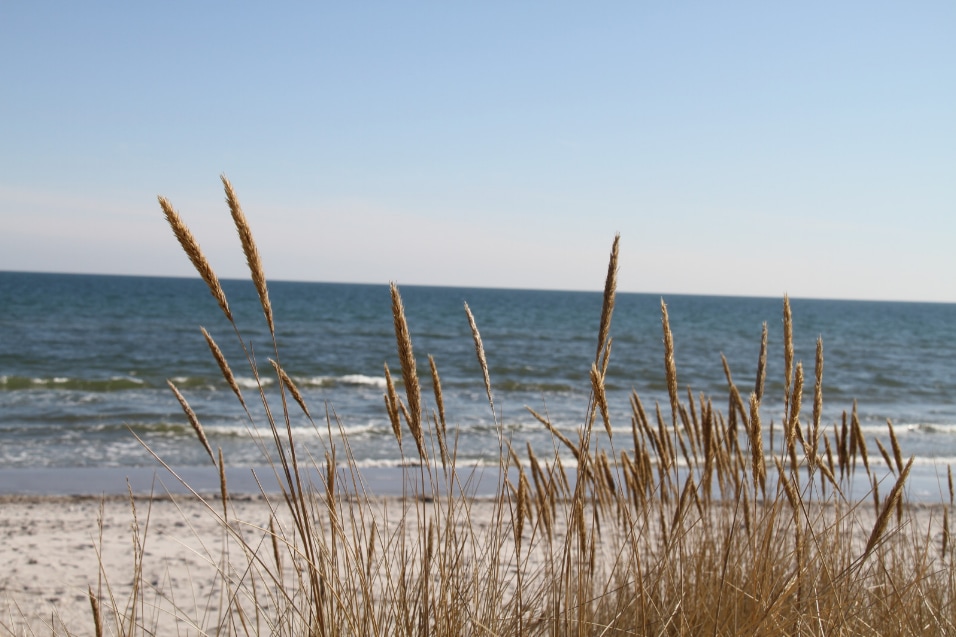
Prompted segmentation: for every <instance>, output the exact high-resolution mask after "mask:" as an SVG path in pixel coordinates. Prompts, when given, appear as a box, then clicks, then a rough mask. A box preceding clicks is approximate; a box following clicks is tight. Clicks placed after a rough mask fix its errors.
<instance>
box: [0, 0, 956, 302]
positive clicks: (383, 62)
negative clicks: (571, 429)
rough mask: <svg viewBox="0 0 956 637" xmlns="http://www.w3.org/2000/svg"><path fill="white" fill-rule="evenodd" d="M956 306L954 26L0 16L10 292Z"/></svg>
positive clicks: (96, 5)
mask: <svg viewBox="0 0 956 637" xmlns="http://www.w3.org/2000/svg"><path fill="white" fill-rule="evenodd" d="M220 174H225V175H227V176H228V178H229V179H230V180H231V181H232V183H233V185H234V187H235V189H236V192H237V193H238V195H239V198H240V201H241V202H242V205H243V208H244V210H245V212H246V215H247V217H248V219H249V223H250V225H251V226H252V229H253V231H254V233H255V235H256V237H257V241H258V244H259V249H260V252H261V254H262V258H263V262H264V264H265V270H266V274H267V276H268V277H269V278H271V279H274V280H284V279H287V280H305V281H337V282H364V283H387V282H389V281H396V282H398V283H399V284H400V285H402V284H406V285H411V284H426V285H452V286H482V287H517V288H547V289H584V290H598V289H601V288H602V287H603V284H604V277H605V274H606V271H607V258H608V253H609V249H610V246H611V243H612V241H613V238H614V235H615V234H616V233H620V235H621V255H620V269H619V274H618V284H619V289H620V290H622V291H635V292H650V293H659V294H665V295H666V294H684V293H687V294H720V295H747V296H772V297H782V296H783V294H785V293H788V294H789V295H790V296H792V297H811V298H847V299H887V300H920V301H943V302H956V249H954V243H956V4H954V3H952V2H950V1H948V0H946V1H939V2H908V3H885V2H879V1H876V2H873V1H868V2H855V1H848V2H837V3H835V2H804V3H776V2H773V3H769V2H720V3H717V2H680V3H670V2H668V3H663V2H653V3H652V2H602V3H564V2H531V1H528V2H481V3H473V2H455V3H439V2H388V3H386V2H365V3H355V2H348V3H345V2H340V3H319V2H313V3H306V2H294V3H293V2H275V3H248V4H245V3H239V2H230V3H217V2H212V1H210V2H177V1H175V0H173V1H171V2H163V3H130V2H97V1H95V0H94V1H90V2H82V3H80V2H44V1H42V0H39V1H35V2H0V270H23V271H48V272H83V273H108V274H137V275H139V274H142V275H163V276H192V275H193V272H192V269H191V266H190V264H189V261H188V259H187V258H186V257H185V255H183V254H182V253H181V252H180V250H179V247H178V244H177V243H176V242H175V239H174V238H173V236H172V234H171V232H170V231H169V228H168V227H167V226H166V224H165V221H164V219H163V216H162V212H161V210H160V208H159V206H158V204H157V202H156V196H157V195H164V196H166V197H168V198H169V199H170V201H171V202H172V203H173V205H174V206H175V207H176V209H177V210H178V211H179V212H180V214H181V215H182V217H183V218H184V220H185V221H186V223H187V224H189V226H190V227H191V228H192V230H193V232H194V234H195V235H196V236H197V238H198V239H199V242H200V244H201V245H202V247H203V250H204V251H205V252H206V254H207V256H208V257H209V260H210V261H211V263H212V265H213V268H214V269H215V270H216V271H217V273H218V274H219V276H220V277H223V278H244V277H246V276H247V270H246V268H245V265H244V259H243V256H242V252H241V249H240V247H239V243H238V239H237V238H236V235H235V231H234V230H233V228H232V226H231V220H230V217H229V214H228V210H227V208H226V205H225V203H224V200H223V193H222V186H221V183H220V181H219V175H220Z"/></svg>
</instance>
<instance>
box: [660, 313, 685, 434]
mask: <svg viewBox="0 0 956 637" xmlns="http://www.w3.org/2000/svg"><path fill="white" fill-rule="evenodd" d="M661 325H662V327H663V329H664V370H665V373H666V375H667V395H668V396H669V397H670V401H671V418H672V421H673V424H674V426H675V428H676V426H677V415H678V411H679V409H678V405H679V400H680V399H679V397H678V395H677V364H676V363H675V361H674V335H673V334H672V333H671V326H670V321H669V320H668V318H667V305H666V304H665V303H664V300H663V299H661Z"/></svg>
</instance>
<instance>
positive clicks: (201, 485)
mask: <svg viewBox="0 0 956 637" xmlns="http://www.w3.org/2000/svg"><path fill="white" fill-rule="evenodd" d="M342 468H343V469H344V468H345V467H344V465H343V467H342ZM947 468H948V465H945V464H914V465H913V467H912V470H911V471H910V475H909V478H908V479H907V486H906V496H907V502H909V503H911V504H928V505H933V504H939V503H943V502H948V501H949V486H948V476H947ZM173 470H174V471H175V472H176V474H177V475H178V476H179V477H181V478H182V479H183V480H185V481H186V482H187V484H189V485H190V487H191V488H192V489H193V490H194V491H196V492H198V493H215V494H218V492H219V473H218V470H216V469H215V468H213V467H173ZM358 471H359V473H360V475H361V477H362V480H363V484H364V486H365V489H366V491H367V492H368V493H369V494H370V495H372V496H375V497H402V496H404V495H409V494H411V495H414V494H415V486H416V485H415V484H414V479H415V478H416V477H417V474H418V469H417V467H416V466H408V467H366V468H361V469H359V470H358ZM878 471H879V472H880V473H881V474H884V475H885V477H884V479H883V480H882V481H881V483H880V494H881V495H885V493H886V492H887V491H888V489H889V488H890V487H891V485H892V484H893V482H894V481H895V480H896V478H895V476H894V475H892V474H890V473H889V472H888V471H887V470H886V468H885V466H883V467H882V468H880V469H878ZM253 472H255V475H253ZM572 473H573V470H572ZM860 473H861V475H862V474H863V470H862V467H861V468H860ZM323 474H324V471H323V472H321V473H320V472H319V471H317V470H316V469H314V468H311V469H304V470H303V475H304V476H307V477H310V478H311V479H312V483H313V484H315V485H321V478H322V475H323ZM459 475H460V476H461V478H462V480H463V481H464V480H468V481H469V484H468V489H467V493H468V496H469V497H473V498H475V497H477V498H481V497H491V496H494V495H495V488H496V480H495V476H496V475H497V471H495V470H494V469H493V468H492V467H477V468H468V467H460V468H459ZM802 475H803V476H805V475H806V474H802ZM226 481H227V485H228V489H229V493H230V494H231V495H237V496H250V495H252V496H259V495H261V493H266V494H268V495H273V494H279V493H281V489H280V487H279V481H278V479H277V478H276V476H275V473H274V471H273V469H272V468H271V467H269V466H260V467H227V468H226ZM851 486H852V488H851V489H850V491H849V492H847V494H846V495H847V497H848V499H851V500H864V499H867V498H870V497H872V494H871V490H872V488H871V485H870V484H868V483H867V482H866V481H865V480H854V481H852V482H851ZM130 491H132V493H133V494H134V495H136V496H140V497H143V496H149V495H153V496H156V497H163V496H164V495H166V494H172V495H188V494H189V493H190V491H189V490H188V489H187V488H186V487H184V486H183V484H182V483H181V482H180V481H179V480H177V478H176V477H175V476H173V475H172V474H171V473H170V472H169V471H167V470H166V469H165V468H163V467H161V466H157V467H70V468H42V469H0V501H7V500H8V499H9V498H10V497H14V498H16V497H23V498H28V499H29V498H47V497H50V498H55V497H67V498H68V497H74V496H85V497H92V498H94V499H99V498H100V496H122V497H123V498H126V497H128V494H129V492H130ZM217 497H218V496H217Z"/></svg>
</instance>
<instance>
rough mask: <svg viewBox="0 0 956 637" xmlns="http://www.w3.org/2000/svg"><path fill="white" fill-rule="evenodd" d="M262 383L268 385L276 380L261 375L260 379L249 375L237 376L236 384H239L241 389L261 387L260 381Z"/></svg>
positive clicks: (264, 385)
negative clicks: (257, 379)
mask: <svg viewBox="0 0 956 637" xmlns="http://www.w3.org/2000/svg"><path fill="white" fill-rule="evenodd" d="M260 382H261V383H262V386H263V387H268V386H269V385H272V384H274V383H275V380H273V379H272V378H270V377H269V376H260V377H259V381H256V379H255V378H251V377H249V376H236V384H237V385H239V387H240V388H241V389H259V383H260Z"/></svg>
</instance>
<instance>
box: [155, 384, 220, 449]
mask: <svg viewBox="0 0 956 637" xmlns="http://www.w3.org/2000/svg"><path fill="white" fill-rule="evenodd" d="M166 384H167V385H169V388H170V389H171V390H173V395H174V396H176V400H178V401H179V405H180V407H182V409H183V413H185V414H186V418H187V419H188V420H189V424H190V425H192V428H193V431H195V432H196V437H197V438H199V442H200V443H201V444H202V446H203V449H205V450H206V453H207V454H209V460H210V461H211V462H212V463H213V465H215V464H216V458H215V456H213V454H212V447H211V446H210V445H209V439H208V438H206V432H205V431H204V430H203V428H202V425H201V424H200V422H199V418H197V417H196V412H194V411H193V409H192V407H190V406H189V403H187V402H186V399H185V398H184V397H183V395H182V394H181V393H179V389H177V388H176V385H174V384H173V381H171V380H167V381H166Z"/></svg>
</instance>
